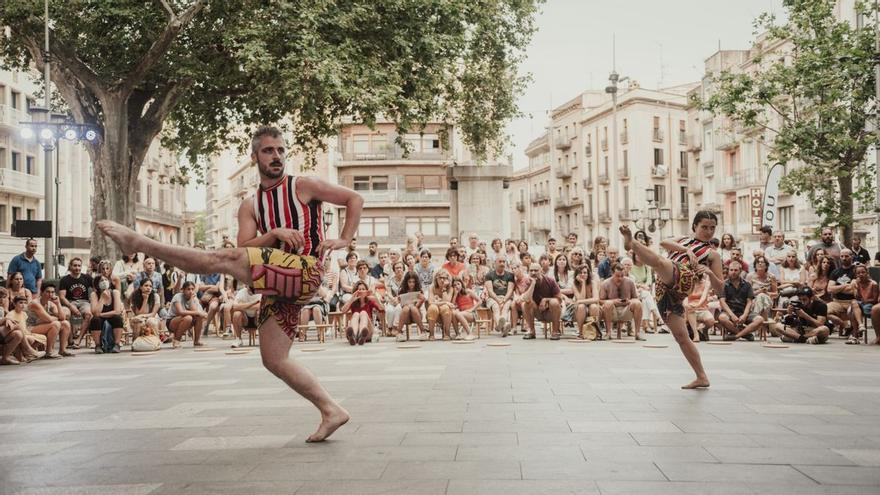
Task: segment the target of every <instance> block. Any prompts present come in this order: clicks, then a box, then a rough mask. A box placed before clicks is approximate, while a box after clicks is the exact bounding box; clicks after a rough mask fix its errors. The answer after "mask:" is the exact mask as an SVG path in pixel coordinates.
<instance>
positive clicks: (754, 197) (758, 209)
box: [749, 187, 764, 235]
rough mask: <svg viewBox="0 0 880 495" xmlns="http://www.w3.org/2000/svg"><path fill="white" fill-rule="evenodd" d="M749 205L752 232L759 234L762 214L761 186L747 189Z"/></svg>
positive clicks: (762, 193) (762, 196) (762, 197)
mask: <svg viewBox="0 0 880 495" xmlns="http://www.w3.org/2000/svg"><path fill="white" fill-rule="evenodd" d="M749 207H750V208H751V210H752V234H755V235H757V234H760V233H761V226H762V225H763V214H764V191H763V190H762V188H760V187H753V188H751V190H750V191H749Z"/></svg>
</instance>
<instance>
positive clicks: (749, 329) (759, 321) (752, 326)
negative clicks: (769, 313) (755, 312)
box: [736, 316, 764, 339]
mask: <svg viewBox="0 0 880 495" xmlns="http://www.w3.org/2000/svg"><path fill="white" fill-rule="evenodd" d="M763 324H764V318H763V317H761V316H756V317H755V319H754V320H752V322H751V323H749V324H748V325H746V327H745V328H743V329H742V330H741V331H740V332H739V333H738V334H736V338H738V339H741V338H743V337H745V336H746V335H748V334H750V333H754V332H755V331H756V330H757V329H758V328H760V327H761V325H763Z"/></svg>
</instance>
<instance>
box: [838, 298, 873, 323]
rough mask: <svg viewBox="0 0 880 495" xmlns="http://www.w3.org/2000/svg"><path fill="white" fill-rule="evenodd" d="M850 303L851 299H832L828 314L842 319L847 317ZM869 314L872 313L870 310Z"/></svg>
mask: <svg viewBox="0 0 880 495" xmlns="http://www.w3.org/2000/svg"><path fill="white" fill-rule="evenodd" d="M849 305H850V301H836V300H835V301H831V302H830V303H828V315H829V316H831V315H833V316H836V317H838V318H840V319H846V317H847V315H848V314H849ZM868 314H870V312H869V313H868Z"/></svg>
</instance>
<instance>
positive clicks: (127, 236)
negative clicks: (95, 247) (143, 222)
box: [96, 220, 139, 253]
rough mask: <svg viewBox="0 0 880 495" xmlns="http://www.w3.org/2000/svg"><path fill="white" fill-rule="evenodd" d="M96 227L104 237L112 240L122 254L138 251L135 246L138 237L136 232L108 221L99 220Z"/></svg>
mask: <svg viewBox="0 0 880 495" xmlns="http://www.w3.org/2000/svg"><path fill="white" fill-rule="evenodd" d="M96 225H97V227H98V229H100V230H101V232H103V233H104V235H106V236H107V237H109V238H111V239H113V242H115V243H116V245H117V246H119V248H120V249H121V250H122V252H123V253H133V252H135V251H138V249H137V247H136V246H135V244H136V242H137V237H138V235H139V234H138V233H137V232H135V231H133V230H131V229H130V228H128V227H125V226H123V225H120V224H118V223H116V222H113V221H110V220H101V221H99V222H98V223H97V224H96Z"/></svg>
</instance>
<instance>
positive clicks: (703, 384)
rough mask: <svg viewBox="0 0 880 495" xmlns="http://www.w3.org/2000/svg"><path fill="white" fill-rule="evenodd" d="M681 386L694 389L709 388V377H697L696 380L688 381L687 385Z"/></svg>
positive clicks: (685, 388) (684, 388)
mask: <svg viewBox="0 0 880 495" xmlns="http://www.w3.org/2000/svg"><path fill="white" fill-rule="evenodd" d="M681 388H682V389H683V390H693V389H697V388H709V379H708V378H697V379H696V380H694V381H692V382H690V383H688V384H687V385H682V386H681Z"/></svg>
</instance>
